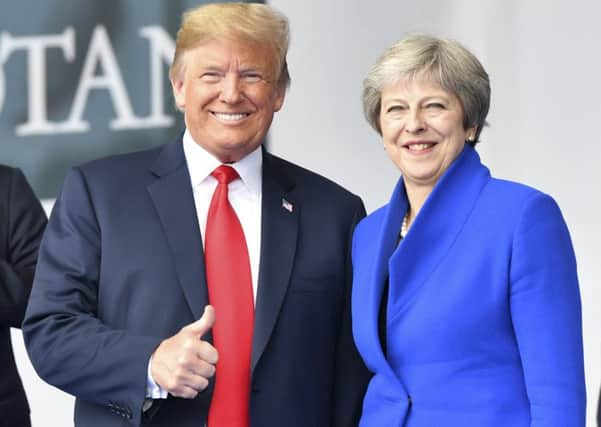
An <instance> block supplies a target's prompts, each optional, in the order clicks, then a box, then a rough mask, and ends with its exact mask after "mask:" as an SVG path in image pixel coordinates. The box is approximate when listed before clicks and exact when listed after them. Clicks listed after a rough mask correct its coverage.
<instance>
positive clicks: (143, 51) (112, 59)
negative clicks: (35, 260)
mask: <svg viewBox="0 0 601 427" xmlns="http://www.w3.org/2000/svg"><path fill="white" fill-rule="evenodd" d="M202 3H209V2H207V1H204V2H203V1H198V0H195V1H191V0H188V1H186V0H169V1H164V0H144V1H135V0H126V1H124V0H104V1H96V0H78V1H74V0H46V1H44V2H39V1H34V0H19V1H18V2H5V3H3V4H2V6H0V123H1V125H0V162H1V163H6V164H9V165H12V166H18V167H20V168H22V169H23V171H24V172H25V174H26V175H27V178H28V180H29V182H30V183H31V184H32V186H33V188H34V190H35V191H36V193H37V195H38V197H40V198H54V197H56V195H57V194H58V191H59V190H60V188H61V186H62V182H63V179H64V176H65V174H66V172H67V170H68V169H69V168H70V167H71V166H73V165H76V164H80V163H83V162H85V161H89V160H92V159H95V158H98V157H103V156H107V155H110V154H116V153H123V152H128V151H134V150H139V149H144V148H149V147H151V146H155V145H159V144H164V143H167V142H171V141H172V140H173V139H174V138H175V137H177V135H178V134H179V133H180V132H181V130H182V124H183V118H182V115H181V114H180V113H179V112H177V111H176V110H175V107H174V104H173V97H172V95H171V87H170V83H169V78H168V69H169V64H170V63H171V61H172V58H173V52H174V48H175V34H176V32H177V29H178V28H179V25H180V21H181V15H182V12H183V11H185V10H186V9H188V8H191V7H194V6H197V5H199V4H202Z"/></svg>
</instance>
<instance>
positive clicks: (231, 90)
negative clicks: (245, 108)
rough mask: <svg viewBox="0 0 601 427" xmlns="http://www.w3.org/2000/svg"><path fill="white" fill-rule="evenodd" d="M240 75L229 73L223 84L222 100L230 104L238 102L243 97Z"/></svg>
mask: <svg viewBox="0 0 601 427" xmlns="http://www.w3.org/2000/svg"><path fill="white" fill-rule="evenodd" d="M240 84H241V81H240V77H239V76H238V75H235V74H231V73H229V74H227V75H226V76H225V78H224V79H223V81H222V85H221V100H222V101H223V102H227V103H228V104H236V103H238V102H240V99H241V95H242V92H241V88H240Z"/></svg>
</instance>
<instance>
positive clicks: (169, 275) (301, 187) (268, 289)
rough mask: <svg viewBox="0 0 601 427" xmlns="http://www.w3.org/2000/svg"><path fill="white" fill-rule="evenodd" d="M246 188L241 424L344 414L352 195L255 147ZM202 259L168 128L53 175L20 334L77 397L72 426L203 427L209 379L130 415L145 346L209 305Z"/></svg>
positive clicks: (357, 387)
mask: <svg viewBox="0 0 601 427" xmlns="http://www.w3.org/2000/svg"><path fill="white" fill-rule="evenodd" d="M262 185H263V190H262V191H263V200H262V230H261V233H262V234H261V259H260V271H259V284H258V290H257V298H256V309H255V326H254V336H253V350H252V390H251V395H250V396H249V398H250V412H251V414H250V416H251V421H252V425H253V426H257V427H258V426H260V427H268V426H274V427H275V426H278V427H280V426H299V427H300V426H303V427H306V426H350V425H355V424H356V421H357V420H358V416H359V413H360V410H361V403H360V402H361V398H362V395H363V392H364V389H365V385H366V383H367V374H368V373H367V370H366V369H365V367H364V365H363V363H362V362H361V360H360V358H359V356H358V353H357V351H356V349H355V346H354V344H353V341H352V334H351V321H350V285H351V282H352V279H351V274H352V269H351V264H350V242H351V238H352V232H353V229H354V226H355V224H356V223H357V222H358V221H359V220H360V219H361V218H362V217H363V216H364V215H365V211H364V207H363V204H362V202H361V200H360V199H359V198H358V197H357V196H354V195H352V194H350V193H349V192H347V191H346V190H344V189H342V188H341V187H339V186H338V185H336V184H334V183H332V182H330V181H328V180H326V179H325V178H322V177H320V176H318V175H316V174H314V173H311V172H309V171H307V170H305V169H302V168H300V167H298V166H294V165H292V164H291V163H288V162H286V161H284V160H282V159H279V158H277V157H275V156H272V155H270V154H268V153H266V152H264V153H263V184H262ZM284 199H285V200H286V201H288V202H289V203H290V204H292V210H291V211H290V209H289V208H287V207H284V206H283V200H284ZM203 258H204V256H203V251H202V240H201V235H200V231H199V225H198V221H197V216H196V212H195V207H194V200H193V196H192V189H191V185H190V177H189V173H188V169H187V166H186V161H185V157H184V153H183V148H182V143H181V140H180V141H178V142H176V143H174V144H169V145H166V146H164V147H161V148H159V149H154V150H149V151H144V152H139V153H134V154H128V155H122V156H117V157H112V158H109V159H104V160H100V161H95V162H92V163H90V164H87V165H84V166H82V167H78V168H75V169H74V170H73V171H72V172H71V173H70V174H69V175H68V176H67V178H66V181H65V184H64V187H63V190H62V194H61V196H60V198H59V199H58V200H57V202H56V205H55V207H54V210H53V212H52V215H51V218H50V222H49V227H48V231H47V233H46V235H45V238H44V241H43V243H42V247H41V250H40V259H39V264H38V268H37V271H36V277H35V282H34V287H33V291H32V295H31V302H30V304H29V306H28V310H27V314H26V320H25V322H24V334H25V340H26V345H27V348H28V352H29V355H30V357H31V360H32V362H33V365H34V367H35V368H36V370H37V371H38V373H39V374H40V376H41V377H42V378H44V379H45V380H46V381H48V382H49V383H51V384H53V385H55V386H57V387H59V388H61V389H63V390H65V391H66V392H68V393H71V394H73V395H75V396H76V397H77V399H76V404H75V422H76V425H78V426H117V425H119V426H122V425H140V424H142V425H164V426H196V427H198V426H202V425H203V423H204V422H205V421H206V417H207V409H208V407H209V403H210V399H211V393H212V383H211V385H210V386H209V388H208V389H207V390H205V391H204V392H202V393H200V394H199V395H198V397H197V398H196V399H194V400H186V399H178V398H173V397H170V398H169V399H167V400H166V401H162V402H160V403H159V404H158V406H157V407H154V409H157V408H158V410H156V413H153V414H152V417H150V416H147V415H148V414H143V412H142V405H143V400H144V396H145V388H146V376H147V365H148V360H149V358H150V355H151V354H152V352H153V351H154V349H155V348H156V347H157V346H158V344H159V343H160V342H161V340H163V339H165V338H167V337H169V336H171V335H173V334H175V333H176V332H178V330H179V329H180V328H181V327H183V326H184V325H186V324H189V323H190V322H193V321H194V320H196V319H198V318H200V316H201V314H202V311H203V308H204V306H205V305H206V304H208V303H209V301H208V295H207V287H206V282H205V271H204V261H203ZM151 412H155V411H151Z"/></svg>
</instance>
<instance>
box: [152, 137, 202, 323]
mask: <svg viewBox="0 0 601 427" xmlns="http://www.w3.org/2000/svg"><path fill="white" fill-rule="evenodd" d="M151 170H152V172H153V173H154V174H155V175H156V176H157V177H158V179H157V180H156V181H154V182H152V183H151V184H150V185H148V187H147V188H148V193H149V194H150V197H151V198H152V201H153V203H154V206H155V208H156V211H157V213H158V216H159V219H160V221H161V225H162V226H163V230H164V231H165V235H166V237H167V242H168V243H169V247H170V249H171V253H172V255H173V262H174V263H175V270H176V272H177V276H178V279H179V282H180V285H181V286H182V289H183V293H184V296H185V298H186V301H187V302H188V306H189V307H190V310H191V312H192V314H193V316H194V318H195V319H198V318H199V317H200V316H201V314H202V310H203V308H204V306H205V305H206V304H207V303H208V293H207V287H206V280H205V266H204V256H203V253H202V241H201V236H200V228H199V226H198V218H197V216H196V208H195V206H194V197H193V195H192V186H191V184H190V175H189V173H188V167H187V165H186V160H185V156H184V151H183V147H182V142H181V140H180V141H179V142H177V143H175V144H169V145H166V146H165V147H164V148H163V150H162V151H161V152H160V155H159V157H158V158H157V160H156V162H155V164H154V165H153V167H152V169H151Z"/></svg>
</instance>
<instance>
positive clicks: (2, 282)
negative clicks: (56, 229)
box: [0, 165, 46, 427]
mask: <svg viewBox="0 0 601 427" xmlns="http://www.w3.org/2000/svg"><path fill="white" fill-rule="evenodd" d="M45 227H46V214H45V213H44V210H43V209H42V206H41V205H40V202H39V200H38V199H37V197H36V196H35V195H34V194H33V191H31V188H30V187H29V185H28V184H27V181H26V180H25V177H24V176H23V174H22V173H21V171H20V170H18V169H14V168H11V167H8V166H3V165H0V414H1V415H0V426H2V427H3V426H7V427H8V426H10V427H26V426H29V425H30V421H29V406H28V405H27V399H26V397H25V392H24V391H23V385H22V384H21V380H20V378H19V374H18V372H17V366H16V365H15V359H14V356H13V350H12V346H11V339H10V328H11V327H13V328H20V327H21V322H22V321H23V315H24V314H25V307H26V306H27V299H28V298H29V292H30V291H31V282H32V281H33V271H34V269H35V263H36V259H37V256H38V247H39V245H40V241H41V240H42V234H43V232H44V228H45Z"/></svg>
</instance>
